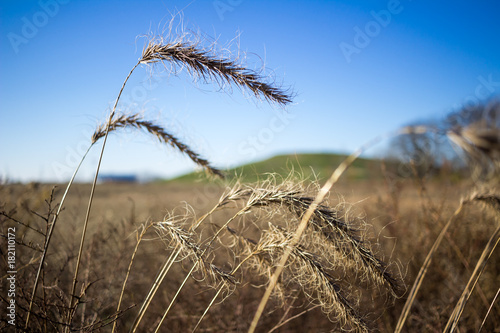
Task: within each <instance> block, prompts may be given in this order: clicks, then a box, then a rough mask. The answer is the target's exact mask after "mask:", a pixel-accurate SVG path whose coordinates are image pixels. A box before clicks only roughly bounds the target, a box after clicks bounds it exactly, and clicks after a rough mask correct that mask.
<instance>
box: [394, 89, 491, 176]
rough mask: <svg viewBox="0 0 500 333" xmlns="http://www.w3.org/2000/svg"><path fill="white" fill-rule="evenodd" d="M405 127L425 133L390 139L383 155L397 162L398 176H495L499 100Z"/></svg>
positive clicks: (464, 108)
mask: <svg viewBox="0 0 500 333" xmlns="http://www.w3.org/2000/svg"><path fill="white" fill-rule="evenodd" d="M409 126H410V127H417V126H418V127H419V128H425V129H426V130H425V131H424V132H422V131H415V133H409V134H403V135H399V136H397V137H394V138H393V139H392V140H391V142H390V144H389V148H388V151H387V152H386V154H385V155H386V158H387V159H388V160H390V161H392V162H393V163H394V162H397V164H398V168H397V173H398V174H399V175H400V176H409V175H417V176H419V177H424V176H433V175H437V174H439V173H443V171H445V172H452V173H455V174H459V175H462V176H468V175H473V176H474V177H477V178H484V177H486V176H488V177H489V176H492V175H494V174H498V170H499V168H498V166H499V164H500V163H499V161H500V99H499V98H495V99H491V100H489V101H485V102H482V103H480V104H475V105H469V106H465V107H462V108H461V109H459V110H456V111H453V112H452V113H450V114H448V115H447V116H446V117H445V118H444V119H440V120H432V121H421V122H414V123H412V124H410V125H409ZM471 172H472V174H471Z"/></svg>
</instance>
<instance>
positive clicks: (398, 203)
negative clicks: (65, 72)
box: [0, 179, 500, 332]
mask: <svg viewBox="0 0 500 333" xmlns="http://www.w3.org/2000/svg"><path fill="white" fill-rule="evenodd" d="M288 181H290V180H288ZM277 183H279V182H276V183H274V184H272V185H269V184H267V185H266V183H265V182H263V183H262V182H261V184H259V185H258V186H253V187H252V188H255V189H259V188H260V189H261V190H262V189H264V188H267V190H270V191H274V190H276V189H277V187H279V185H277ZM302 187H303V190H304V193H311V192H314V191H315V189H314V188H311V187H310V186H308V182H307V181H306V182H305V183H304V184H303V185H302ZM236 188H239V189H240V191H241V190H242V189H243V190H244V189H248V188H251V187H246V185H240V186H239V187H238V186H237V187H236ZM469 188H470V184H468V182H465V181H464V182H456V183H450V182H447V181H442V180H433V181H425V182H419V181H416V180H415V179H399V180H392V181H389V180H387V179H386V180H383V179H380V180H372V181H370V180H357V181H347V180H344V181H341V182H339V183H338V184H337V185H336V186H335V187H334V188H333V190H332V191H331V192H330V194H329V198H328V199H327V207H334V210H335V211H336V212H337V213H339V214H341V215H338V216H337V218H338V219H339V220H342V221H345V223H349V224H350V225H349V228H352V229H353V230H354V229H356V232H360V235H361V234H362V235H363V242H364V244H365V245H364V248H365V249H366V250H367V251H370V255H371V254H372V253H373V256H374V258H377V259H376V260H380V262H383V263H384V272H388V273H390V274H391V275H392V276H393V279H394V281H397V284H398V286H397V288H390V286H389V287H388V284H387V281H385V282H384V281H382V282H380V281H375V282H372V281H371V277H367V276H365V275H366V274H373V272H372V273H363V272H360V271H361V269H360V268H359V267H358V266H360V265H361V266H362V265H363V263H362V262H361V263H360V262H356V259H355V257H354V258H349V256H348V255H347V254H342V253H344V252H342V251H340V250H339V249H338V248H337V250H332V249H331V247H334V245H333V244H332V245H328V246H327V245H326V244H321V242H319V241H317V240H315V238H316V237H319V235H317V233H318V231H321V229H318V230H314V231H313V232H312V233H311V235H309V236H307V237H305V238H301V240H300V246H301V247H303V249H304V253H302V254H301V255H302V259H304V258H305V259H307V260H310V263H312V264H313V265H316V266H315V269H312V270H311V269H309V270H307V269H308V268H307V267H304V266H303V265H302V266H301V265H300V264H298V263H297V262H298V261H299V260H300V258H301V256H300V255H298V256H296V257H293V256H292V258H291V259H289V260H290V262H289V263H288V264H287V265H289V266H287V268H289V271H288V272H287V271H286V270H285V271H284V273H283V275H282V276H281V279H280V281H279V282H278V285H277V289H276V291H275V292H274V294H273V295H272V297H271V301H270V302H269V303H268V305H267V307H266V310H265V312H264V314H263V316H262V318H261V321H260V323H259V326H258V331H260V332H269V331H272V332H298V331H301V332H329V331H336V330H338V329H339V328H340V327H344V328H346V327H347V328H349V327H350V328H351V329H356V330H360V331H363V330H376V331H380V332H393V331H394V329H395V325H396V323H397V322H398V319H399V318H400V316H401V312H402V309H403V306H404V304H405V302H406V300H407V298H408V295H409V293H410V290H411V288H412V286H413V284H414V281H415V279H416V276H417V274H418V272H419V270H420V268H421V267H422V265H423V263H424V260H425V258H426V256H427V255H428V253H429V251H430V250H431V247H432V246H433V243H434V242H435V241H436V239H437V237H438V235H439V234H440V232H441V230H442V229H443V227H444V226H445V225H446V223H447V222H448V221H449V220H450V219H452V221H451V224H450V226H449V228H448V230H447V232H446V233H445V234H444V238H443V241H442V243H441V244H440V246H439V248H437V250H436V252H435V253H434V254H433V256H432V262H431V263H430V265H429V266H428V271H427V274H426V275H425V277H424V278H423V281H422V284H421V287H420V289H419V291H418V293H417V294H416V296H415V300H414V301H413V304H412V307H411V309H410V311H409V315H408V318H407V319H406V323H405V326H404V329H403V331H405V332H424V331H425V332H441V331H443V330H444V328H445V326H446V323H447V321H448V319H449V318H450V316H451V314H452V312H453V309H454V307H455V305H456V304H457V302H458V301H459V298H460V296H461V294H462V291H463V290H464V288H465V286H466V285H467V282H468V280H469V278H470V277H471V274H472V273H473V271H474V268H475V266H476V263H477V262H478V261H479V260H480V257H481V254H482V252H483V249H485V247H487V243H488V240H489V239H490V237H491V235H492V233H494V232H495V229H496V228H497V227H498V219H497V216H496V215H495V214H496V212H495V209H498V202H496V203H494V202H493V201H490V202H488V201H487V199H484V200H483V203H484V202H485V203H486V205H484V204H482V203H481V202H474V201H473V202H471V203H469V204H464V207H463V209H461V211H460V212H458V214H456V216H455V217H452V216H453V214H454V212H455V211H456V210H457V208H458V207H459V206H460V201H461V199H463V198H465V199H467V198H471V195H474V194H473V193H471V192H470V191H469ZM63 190H64V186H57V187H54V186H53V185H49V184H27V185H21V184H10V185H3V186H2V187H1V188H0V197H1V210H2V216H1V217H0V218H1V221H2V233H3V234H4V236H5V237H3V238H2V244H6V238H7V229H8V228H9V227H14V228H15V239H16V246H15V249H16V268H17V274H16V281H15V282H16V287H17V288H18V296H17V299H18V302H17V304H16V306H17V318H16V325H18V327H21V326H23V325H24V321H25V320H26V309H27V307H28V306H29V300H30V297H31V292H32V289H33V281H34V279H35V276H36V273H37V268H38V263H39V260H40V257H41V255H42V253H43V248H44V242H45V240H46V237H45V234H46V230H47V220H46V219H48V220H49V221H51V217H53V214H54V211H55V209H56V207H57V206H56V204H57V202H59V201H60V199H61V195H62V193H63ZM90 190H91V185H89V184H76V185H75V186H74V187H73V188H72V189H71V191H70V193H69V194H68V198H67V200H66V204H65V208H64V210H63V211H62V212H61V213H60V216H59V222H58V223H59V225H58V228H57V229H56V230H55V232H54V235H53V238H52V241H51V245H50V248H49V250H48V251H47V257H46V260H45V268H44V270H43V272H44V273H43V276H42V277H41V286H40V287H41V289H40V292H39V293H38V295H37V297H36V300H35V302H34V305H33V309H34V312H33V315H34V316H33V318H32V321H31V324H30V327H31V331H40V330H41V331H48V332H52V331H63V330H64V328H65V325H64V323H65V322H66V320H67V317H68V315H71V316H73V318H72V322H73V325H74V327H73V329H77V330H83V331H111V330H112V325H114V324H115V323H116V324H115V325H116V326H115V327H114V329H116V330H117V331H118V332H122V331H127V330H129V329H130V328H131V327H133V325H134V323H136V322H137V315H138V313H139V312H140V309H141V305H142V304H143V301H144V300H145V299H146V298H147V295H148V293H151V290H152V289H154V288H153V286H154V282H155V278H156V277H157V276H158V275H159V272H160V270H161V268H162V267H163V266H164V264H165V262H167V261H168V259H170V260H171V261H172V265H171V268H170V270H169V271H168V274H165V277H164V279H163V280H162V281H161V284H160V285H159V288H157V291H156V293H155V295H154V297H152V299H151V303H150V305H149V307H148V308H147V311H144V314H143V315H144V317H143V318H142V319H141V320H140V321H139V323H138V324H137V327H138V331H140V332H149V331H154V330H155V328H156V327H157V326H158V324H159V323H160V321H162V319H161V318H162V317H164V322H163V323H162V326H161V329H160V331H165V332H188V331H192V330H193V329H194V328H195V326H196V325H197V324H198V321H199V320H200V319H202V320H201V322H200V323H199V326H198V327H197V330H198V331H200V332H238V331H241V332H244V331H246V330H247V329H248V327H249V325H250V322H251V320H252V318H253V315H254V313H255V311H256V308H257V306H258V303H259V301H260V299H261V298H262V295H263V293H264V290H265V287H266V285H267V283H268V281H266V278H267V277H268V274H270V271H271V270H272V269H274V265H276V262H275V260H273V258H272V256H273V255H274V253H271V252H270V253H269V254H267V255H266V254H265V253H263V252H264V250H263V249H264V248H265V247H261V248H260V251H261V252H259V251H258V250H256V248H258V247H259V245H258V244H261V243H262V244H267V245H269V244H271V243H272V244H273V246H274V247H278V244H279V242H278V240H277V239H276V237H277V236H276V235H274V236H273V237H274V238H272V239H271V238H270V234H271V233H270V232H269V230H274V229H272V227H270V226H271V225H273V226H275V228H276V229H275V230H274V231H276V230H278V231H281V232H282V233H284V234H285V235H286V234H287V233H288V232H293V231H294V230H293V229H292V228H293V226H294V223H295V222H293V221H292V219H293V218H292V216H289V215H287V214H285V213H283V212H282V211H281V208H282V207H279V206H278V207H271V206H272V202H271V201H272V200H274V199H269V202H268V203H266V204H264V203H263V202H261V203H260V206H258V205H255V206H253V207H251V208H249V209H246V210H245V207H248V206H249V204H248V202H247V203H246V204H245V203H243V205H241V204H239V203H237V202H236V200H234V201H231V202H229V201H228V202H227V204H225V205H224V206H221V210H220V211H218V212H217V211H215V212H213V213H211V214H207V213H209V212H210V211H211V210H213V209H212V208H214V207H217V205H218V203H220V202H221V201H220V198H221V196H223V195H224V193H225V194H228V190H227V185H225V184H223V183H222V182H220V181H216V182H213V183H211V182H199V183H194V182H158V183H149V184H125V183H122V184H119V183H104V184H99V185H98V186H97V188H96V192H95V197H94V201H93V208H92V212H91V215H90V217H89V225H88V230H87V232H86V238H87V240H86V246H85V248H84V251H83V255H82V258H81V264H80V265H81V267H80V270H81V272H82V273H81V275H80V276H79V279H78V282H79V284H78V289H77V290H76V292H77V296H78V297H77V298H78V302H77V304H78V306H77V308H76V309H75V310H74V312H73V313H69V312H68V310H67V305H68V301H69V295H70V294H71V286H72V283H73V271H74V269H75V263H76V257H77V253H78V243H79V241H80V237H81V234H82V226H83V219H84V217H85V210H86V206H87V201H88V195H89V192H90ZM281 190H283V191H285V192H286V194H285V195H290V194H292V193H291V192H294V191H295V192H296V193H297V191H300V189H298V188H297V187H292V188H286V187H283V188H281ZM236 192H237V191H233V192H232V193H233V195H235V193H236ZM476 194H477V193H476ZM294 195H295V194H294ZM51 197H52V199H51ZM244 200H246V199H244ZM478 200H479V199H478ZM279 205H284V203H280V204H279ZM325 205H326V204H325ZM487 205H490V206H493V207H486V206H487ZM494 205H496V207H495V206H494ZM242 207H243V208H242ZM325 207H326V206H325ZM490 208H493V209H490ZM257 210H258V212H257ZM242 211H244V213H241V212H242ZM204 214H205V215H204ZM205 216H208V218H206V219H205V220H204V221H203V225H202V226H200V227H199V228H198V229H197V233H196V234H195V233H194V232H193V230H194V228H193V227H191V229H189V227H190V226H192V222H191V220H195V221H198V222H199V221H200V220H201V219H204V218H205ZM284 219H290V220H287V221H283V220H284ZM161 221H164V222H168V223H169V224H165V225H163V226H161V225H159V224H157V225H154V224H152V223H155V222H161ZM228 221H229V224H228ZM190 223H191V224H190ZM224 225H225V227H223V226H224ZM168 228H170V229H168ZM224 228H225V229H224ZM308 228H309V229H311V228H312V229H314V228H313V226H309V227H308ZM358 229H360V230H361V231H359V230H358ZM220 230H222V231H220ZM213 235H216V237H214V238H212V236H213ZM284 237H285V236H284ZM359 237H361V236H359ZM285 238H286V237H285ZM497 239H498V238H497ZM328 240H329V239H328V237H326V238H325V237H324V238H323V242H327V241H328ZM281 241H284V240H281ZM181 245H182V246H184V247H185V248H184V249H183V250H182V251H180V253H179V255H178V256H177V257H176V258H174V259H172V257H171V256H172V254H173V253H176V252H177V250H178V249H179V247H180V246H181ZM337 246H338V247H346V246H347V245H345V244H342V243H340V244H337ZM6 248H7V246H6V245H2V247H1V249H2V266H5V265H6V264H7V262H6V255H5V254H4V251H5V249H6ZM368 249H369V250H368ZM348 251H353V249H352V248H350V249H348ZM200 252H201V253H200ZM339 253H341V255H339ZM292 254H293V252H292ZM334 257H337V258H335V259H334ZM242 258H243V259H242ZM352 261H354V263H353V262H352ZM352 265H354V268H353V267H350V266H352ZM306 266H307V265H306ZM193 267H195V269H194V270H193V271H192V272H191V273H190V274H189V272H190V271H191V270H192V268H193ZM196 267H197V268H196ZM323 267H324V269H323ZM327 267H328V268H327ZM302 270H306V271H305V272H302ZM326 270H328V271H326ZM2 272H5V270H3V269H2ZM301 274H302V275H301ZM308 274H313V275H314V274H319V275H321V274H324V276H323V277H321V278H312V277H311V276H309V275H308ZM304 275H305V276H304ZM186 276H189V277H188V278H187V279H186V281H185V285H184V287H183V288H182V289H181V288H180V286H181V284H182V283H183V281H184V279H185V278H186ZM326 277H327V278H329V279H330V280H329V281H328V283H333V282H335V284H336V287H335V289H334V290H335V291H336V292H338V293H337V298H335V297H325V296H324V295H322V294H324V293H327V292H328V290H325V286H323V285H322V283H325V281H322V279H324V278H326ZM381 278H384V275H382V277H381ZM375 280H377V278H376V279H375ZM388 281H390V280H388ZM124 282H126V283H125V285H124ZM395 283H396V282H395ZM499 286H500V256H499V255H498V251H497V252H496V253H495V252H494V253H493V254H492V255H491V257H490V258H489V261H488V264H487V265H486V267H485V268H484V271H482V274H481V275H480V278H479V281H478V283H477V285H476V286H475V288H474V290H473V292H472V293H471V295H470V299H469V300H468V302H467V304H466V305H465V308H464V309H463V313H462V314H461V317H460V321H459V326H458V327H459V328H460V331H462V332H472V331H477V330H478V329H479V328H480V327H482V331H483V332H498V331H499V329H500V316H499V313H500V311H499V305H498V301H497V302H496V303H495V302H494V297H495V295H497V294H498V288H499ZM337 288H338V289H337ZM4 290H5V289H4ZM178 291H179V293H178V294H177V295H176V293H177V292H178ZM339 295H342V296H339ZM5 297H6V295H5V294H2V302H3V301H4V300H5ZM341 297H342V298H341ZM174 298H175V302H172V300H173V299H174ZM343 298H345V299H343ZM119 303H120V306H119V305H118V304H119ZM336 303H338V304H336ZM4 305H5V304H4ZM118 307H119V308H118ZM167 308H169V311H168V315H166V316H164V315H165V310H166V309H167ZM204 312H206V314H204ZM203 314H204V315H203ZM487 314H488V315H487ZM485 317H486V320H484V318H485ZM483 320H484V322H483ZM2 321H3V322H2V324H1V325H2V326H3V327H6V326H7V323H6V322H5V320H4V318H2Z"/></svg>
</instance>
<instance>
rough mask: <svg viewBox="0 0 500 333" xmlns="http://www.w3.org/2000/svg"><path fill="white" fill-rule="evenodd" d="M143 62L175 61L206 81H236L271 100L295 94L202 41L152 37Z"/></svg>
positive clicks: (279, 100) (283, 101)
mask: <svg viewBox="0 0 500 333" xmlns="http://www.w3.org/2000/svg"><path fill="white" fill-rule="evenodd" d="M140 62H141V63H143V64H155V63H158V62H160V63H163V64H165V62H169V63H170V62H173V63H175V64H176V65H178V66H181V68H182V67H186V68H187V69H188V71H189V72H190V74H191V75H197V76H200V77H202V78H203V79H204V80H205V81H209V82H213V81H215V82H218V83H219V85H220V86H221V87H223V85H224V84H225V83H228V84H231V83H234V84H236V85H237V86H238V87H242V88H247V89H249V90H250V91H251V92H252V93H253V94H254V95H255V96H256V97H259V96H261V97H264V98H265V99H266V100H267V101H269V102H275V103H277V104H279V105H282V106H284V105H286V104H290V103H291V102H292V95H291V94H290V93H288V92H286V91H284V90H282V89H280V88H277V87H275V86H273V85H272V84H269V83H266V82H264V80H263V78H262V77H261V76H260V75H259V74H258V73H256V72H254V71H252V70H250V69H248V68H245V67H244V66H243V65H241V64H239V63H238V61H237V60H234V59H229V58H225V57H221V56H219V55H217V54H214V47H210V48H208V49H207V48H204V47H202V46H201V45H200V44H199V43H196V42H191V41H188V40H184V39H183V38H179V39H177V40H174V41H171V42H166V39H165V38H163V37H161V36H160V37H158V36H157V37H150V39H149V42H148V44H147V45H146V46H145V47H144V49H143V51H142V58H141V60H140Z"/></svg>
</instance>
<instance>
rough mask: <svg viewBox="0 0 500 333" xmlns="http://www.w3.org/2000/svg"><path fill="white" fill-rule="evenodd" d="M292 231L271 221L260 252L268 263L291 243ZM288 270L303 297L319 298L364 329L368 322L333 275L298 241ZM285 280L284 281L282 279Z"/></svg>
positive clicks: (336, 314) (331, 313)
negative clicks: (265, 256) (267, 259)
mask: <svg viewBox="0 0 500 333" xmlns="http://www.w3.org/2000/svg"><path fill="white" fill-rule="evenodd" d="M292 238H293V234H291V233H290V232H287V231H286V230H284V229H283V228H280V227H277V226H273V225H270V227H269V229H268V230H267V231H266V232H265V235H264V237H263V239H262V240H261V242H260V243H261V244H260V246H261V253H266V254H267V255H268V256H269V257H270V258H271V259H270V260H271V265H270V266H271V267H274V266H276V263H277V262H278V261H279V260H280V258H281V255H282V252H283V251H284V249H285V248H287V247H288V246H289V245H290V241H291V239H292ZM286 268H287V270H290V271H291V274H290V276H289V277H288V278H287V280H288V279H290V280H291V281H293V282H295V283H298V284H299V285H300V287H301V288H302V290H303V291H304V294H305V295H306V297H308V298H309V299H310V300H311V302H318V304H320V306H321V308H322V310H323V312H324V313H325V314H326V315H327V316H329V317H331V316H333V318H334V319H335V321H338V322H340V323H342V324H343V325H350V326H351V327H352V328H355V329H356V330H359V331H362V332H366V331H368V326H367V324H366V322H365V321H364V320H363V319H362V318H361V317H360V315H359V314H358V313H357V311H356V310H355V309H354V307H353V306H352V305H351V304H350V302H349V301H348V300H347V297H346V296H345V295H344V293H343V292H342V291H341V287H340V286H339V285H338V284H337V282H336V281H335V279H334V277H333V276H332V275H330V274H329V273H328V272H327V270H326V269H325V267H324V266H323V265H322V264H321V263H320V261H319V260H318V256H317V255H315V254H314V253H311V252H310V251H308V250H307V249H306V248H305V247H304V246H302V245H300V244H299V245H297V246H294V248H293V249H291V257H290V262H289V263H288V264H287V267H286ZM284 284H286V282H284Z"/></svg>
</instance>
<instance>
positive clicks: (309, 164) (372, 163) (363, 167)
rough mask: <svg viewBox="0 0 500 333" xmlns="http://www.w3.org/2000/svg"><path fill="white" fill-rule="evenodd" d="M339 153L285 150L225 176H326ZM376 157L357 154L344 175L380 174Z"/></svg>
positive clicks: (198, 174) (341, 157)
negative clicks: (271, 174) (307, 152)
mask: <svg viewBox="0 0 500 333" xmlns="http://www.w3.org/2000/svg"><path fill="white" fill-rule="evenodd" d="M346 157H347V155H341V154H287V155H278V156H274V157H271V158H269V159H266V160H263V161H260V162H254V163H249V164H245V165H242V166H239V167H236V168H233V169H229V170H226V171H225V174H226V175H227V177H228V178H233V177H236V176H237V175H238V176H241V177H242V178H243V180H244V181H247V182H252V181H255V180H257V179H259V178H260V179H262V178H263V177H265V174H266V173H271V172H272V173H277V174H279V175H281V176H283V177H286V176H287V175H288V174H289V173H290V170H294V171H295V172H299V173H301V174H304V176H305V177H309V176H311V175H312V174H313V173H314V174H315V175H316V176H317V177H318V178H319V179H326V178H327V177H329V176H330V175H331V174H332V172H333V171H334V170H335V169H336V168H337V167H338V166H339V164H340V163H342V161H344V160H345V159H346ZM380 164H381V162H380V161H379V160H374V159H366V158H358V159H357V160H355V161H354V163H353V165H352V166H351V167H350V168H349V169H348V170H347V171H346V174H345V175H344V176H343V178H344V179H350V180H352V179H367V178H378V177H380V176H381V171H380ZM203 178H205V177H204V175H203V173H201V172H194V173H189V174H187V175H183V176H180V177H178V178H175V179H172V180H175V181H193V180H200V179H203Z"/></svg>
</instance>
